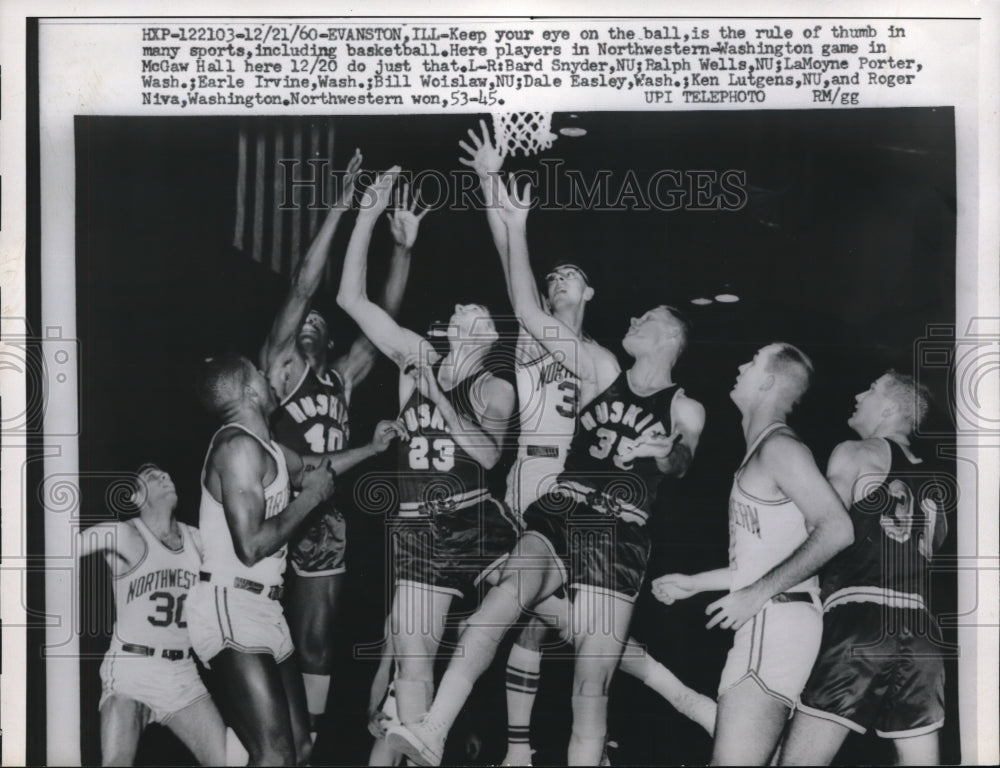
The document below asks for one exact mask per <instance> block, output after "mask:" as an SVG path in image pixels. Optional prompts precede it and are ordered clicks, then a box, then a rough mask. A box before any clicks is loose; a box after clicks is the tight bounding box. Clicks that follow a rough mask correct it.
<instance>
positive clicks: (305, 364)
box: [279, 360, 312, 405]
mask: <svg viewBox="0 0 1000 768" xmlns="http://www.w3.org/2000/svg"><path fill="white" fill-rule="evenodd" d="M311 370H312V369H311V368H310V367H309V361H308V360H302V375H301V376H299V380H298V382H297V383H296V384H295V386H294V387H292V388H291V389H290V390H288V394H287V395H285V396H284V398H282V400H281V402H280V403H279V405H285V404H286V403H287V402H288V401H289V400H291V399H292V398H293V397H294V396H295V393H296V392H298V391H299V389H300V388H301V387H302V384H303V382H305V380H306V378H307V377H308V376H309V372H310V371H311Z"/></svg>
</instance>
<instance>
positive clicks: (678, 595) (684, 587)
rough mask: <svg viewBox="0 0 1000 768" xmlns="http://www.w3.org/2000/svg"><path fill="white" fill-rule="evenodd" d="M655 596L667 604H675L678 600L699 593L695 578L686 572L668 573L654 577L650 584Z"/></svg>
mask: <svg viewBox="0 0 1000 768" xmlns="http://www.w3.org/2000/svg"><path fill="white" fill-rule="evenodd" d="M650 586H651V587H652V590H653V597H655V598H656V599H657V600H659V601H660V602H661V603H665V604H666V605H673V604H674V603H675V602H677V601H678V600H685V599H687V598H689V597H691V596H692V595H696V594H698V589H697V588H696V586H695V583H694V579H692V578H691V577H690V576H689V575H688V574H686V573H668V574H667V575H666V576H660V578H658V579H653V582H652V584H651V585H650Z"/></svg>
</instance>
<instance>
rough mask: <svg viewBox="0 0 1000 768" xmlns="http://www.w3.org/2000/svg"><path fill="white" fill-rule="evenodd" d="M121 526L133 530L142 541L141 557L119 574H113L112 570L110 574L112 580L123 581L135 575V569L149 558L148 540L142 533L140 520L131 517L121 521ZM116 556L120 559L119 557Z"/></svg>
mask: <svg viewBox="0 0 1000 768" xmlns="http://www.w3.org/2000/svg"><path fill="white" fill-rule="evenodd" d="M134 523H138V525H134ZM122 525H128V526H130V527H131V528H132V530H134V531H135V532H136V533H138V534H139V538H140V539H142V546H143V550H142V555H141V556H140V557H139V558H138V559H136V561H135V562H134V563H133V564H132V565H131V566H130V567H129V568H127V569H126V570H124V571H122V572H121V573H114V569H112V574H111V579H112V580H116V579H123V578H125V577H126V576H129V575H130V574H133V573H135V571H136V569H137V568H138V567H139V566H140V565H142V564H143V563H144V562H145V561H146V558H147V557H149V539H148V538H147V537H146V535H145V534H144V533H143V532H142V529H143V528H144V527H145V526H144V525H143V524H142V520H140V519H139V518H138V517H133V518H129V519H128V520H125V521H123V522H122ZM118 556H119V557H121V555H118ZM122 559H124V558H122Z"/></svg>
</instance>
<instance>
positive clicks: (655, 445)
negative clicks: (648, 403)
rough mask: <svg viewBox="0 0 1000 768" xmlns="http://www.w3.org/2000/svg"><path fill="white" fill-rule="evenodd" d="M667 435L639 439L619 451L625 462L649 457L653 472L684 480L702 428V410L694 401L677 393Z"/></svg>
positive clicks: (671, 407) (671, 410)
mask: <svg viewBox="0 0 1000 768" xmlns="http://www.w3.org/2000/svg"><path fill="white" fill-rule="evenodd" d="M670 422H671V424H672V425H673V426H674V431H673V433H671V434H670V435H651V436H648V437H647V436H643V437H641V438H639V439H638V440H636V441H635V444H634V445H632V446H628V447H626V448H625V449H623V450H622V457H623V458H625V459H629V458H630V457H631V458H637V459H638V458H642V457H650V458H653V459H655V460H656V466H657V468H658V469H659V470H660V471H661V472H662V473H663V474H665V475H669V476H670V477H684V475H685V474H687V471H688V467H690V466H691V462H692V461H693V460H694V452H695V451H696V450H697V448H698V441H699V439H700V438H701V432H702V430H703V429H704V428H705V408H704V406H702V404H701V403H699V402H698V401H697V400H694V399H692V398H690V397H687V396H686V395H685V394H684V393H683V392H678V393H677V394H676V395H675V396H674V399H673V401H672V402H671V404H670Z"/></svg>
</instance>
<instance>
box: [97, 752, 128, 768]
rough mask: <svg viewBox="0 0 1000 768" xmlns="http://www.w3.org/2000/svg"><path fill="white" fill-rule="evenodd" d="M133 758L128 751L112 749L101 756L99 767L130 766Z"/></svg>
mask: <svg viewBox="0 0 1000 768" xmlns="http://www.w3.org/2000/svg"><path fill="white" fill-rule="evenodd" d="M133 757H134V756H133V755H132V754H129V752H128V750H120V749H112V750H108V751H106V752H104V754H102V755H101V765H107V766H111V765H132V762H133Z"/></svg>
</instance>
